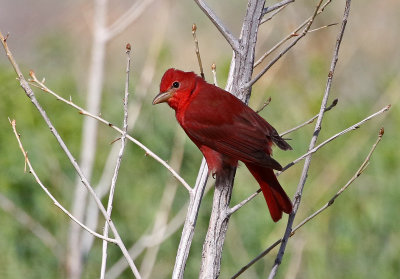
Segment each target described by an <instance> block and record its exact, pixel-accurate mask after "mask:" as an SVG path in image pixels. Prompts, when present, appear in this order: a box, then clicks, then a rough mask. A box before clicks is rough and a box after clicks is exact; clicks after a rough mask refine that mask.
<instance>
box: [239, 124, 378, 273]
mask: <svg viewBox="0 0 400 279" xmlns="http://www.w3.org/2000/svg"><path fill="white" fill-rule="evenodd" d="M382 136H383V128H381V130H380V131H379V135H378V139H377V140H376V142H375V143H374V144H373V146H372V148H371V150H370V152H369V153H368V155H367V157H366V158H365V160H364V161H363V163H362V164H361V166H360V168H359V169H358V170H357V172H356V173H355V174H354V176H353V177H352V178H351V179H350V180H349V181H348V182H347V183H346V184H345V185H344V186H343V187H342V188H341V189H340V190H339V191H338V192H337V193H336V194H335V195H334V196H333V197H332V198H331V199H330V200H329V201H328V202H327V203H326V204H325V205H324V206H322V207H321V208H320V209H318V210H317V211H315V212H314V213H313V214H311V215H310V216H308V217H307V218H305V219H304V220H303V221H301V222H300V223H299V224H298V225H297V226H296V227H294V228H293V231H292V232H291V234H290V237H292V236H293V235H294V234H295V233H296V231H297V230H299V229H300V228H301V227H302V226H304V225H305V224H306V223H307V222H308V221H310V220H312V219H313V218H315V217H316V216H317V215H319V214H320V213H322V212H323V211H325V210H326V209H327V208H328V207H329V206H331V205H332V204H333V202H334V201H335V200H336V198H338V197H339V196H340V195H341V194H342V193H343V192H344V191H345V190H346V189H347V188H348V187H349V186H350V185H351V184H352V183H353V182H354V181H355V180H356V179H357V178H358V177H359V176H360V175H361V174H362V173H363V172H364V170H365V169H366V167H367V166H368V164H369V161H370V159H371V156H372V153H373V152H374V151H375V149H376V147H377V145H378V144H379V142H380V141H381V140H382ZM281 242H282V238H281V239H278V240H277V241H275V242H274V243H273V244H272V245H270V246H269V247H268V248H267V249H265V250H264V251H263V252H261V253H260V254H259V255H258V256H257V257H255V258H254V259H253V260H251V261H250V262H249V263H248V264H246V265H245V266H243V267H242V268H241V269H240V270H239V271H238V272H237V273H236V274H235V275H233V276H232V277H231V279H234V278H238V277H239V275H241V274H242V273H243V272H245V271H246V270H247V269H249V267H251V266H252V265H253V264H255V263H256V262H257V261H258V260H260V259H262V258H263V257H264V256H265V255H267V254H268V253H269V252H270V251H271V250H272V249H273V248H275V247H276V246H278V245H279V244H280V243H281Z"/></svg>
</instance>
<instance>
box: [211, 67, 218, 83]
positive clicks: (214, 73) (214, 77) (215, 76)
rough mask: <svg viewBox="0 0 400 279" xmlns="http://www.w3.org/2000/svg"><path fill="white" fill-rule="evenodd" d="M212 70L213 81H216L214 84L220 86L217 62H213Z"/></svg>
mask: <svg viewBox="0 0 400 279" xmlns="http://www.w3.org/2000/svg"><path fill="white" fill-rule="evenodd" d="M211 72H212V74H213V81H214V85H215V86H218V81H217V65H215V63H212V65H211Z"/></svg>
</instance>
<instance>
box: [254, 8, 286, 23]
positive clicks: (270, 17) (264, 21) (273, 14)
mask: <svg viewBox="0 0 400 279" xmlns="http://www.w3.org/2000/svg"><path fill="white" fill-rule="evenodd" d="M286 6H287V5H285V6H282V7H280V8H279V9H277V10H276V11H274V12H273V13H272V14H271V15H270V16H269V17H267V18H263V19H262V20H261V21H260V25H261V24H264V23H266V22H267V21H270V20H271V19H272V18H273V17H274V16H276V15H277V14H279V13H280V12H281V11H282V10H283V9H284V8H286Z"/></svg>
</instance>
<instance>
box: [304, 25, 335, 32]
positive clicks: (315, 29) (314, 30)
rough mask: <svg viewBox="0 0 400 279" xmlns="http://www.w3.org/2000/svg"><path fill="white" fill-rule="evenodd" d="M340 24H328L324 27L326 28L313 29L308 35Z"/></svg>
mask: <svg viewBox="0 0 400 279" xmlns="http://www.w3.org/2000/svg"><path fill="white" fill-rule="evenodd" d="M338 24H339V23H331V24H327V25H324V26H321V27H318V28H314V29H311V30H310V31H308V33H311V32H315V31H319V30H322V29H325V28H328V27H331V26H336V25H338Z"/></svg>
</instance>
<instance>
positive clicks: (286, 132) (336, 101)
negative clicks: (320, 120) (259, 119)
mask: <svg viewBox="0 0 400 279" xmlns="http://www.w3.org/2000/svg"><path fill="white" fill-rule="evenodd" d="M337 103H338V99H335V100H333V102H332V104H331V105H330V106H329V107H327V108H326V109H325V112H327V111H330V110H331V109H332V108H334V107H335V106H336V105H337ZM317 117H318V114H316V115H315V116H313V117H311V118H310V119H309V120H307V121H306V122H304V123H302V124H300V125H298V126H296V127H294V128H292V129H289V130H287V131H285V132H283V133H281V134H280V135H279V136H281V137H283V136H284V135H287V134H289V133H292V132H294V131H296V130H298V129H300V128H302V127H304V126H306V125H308V124H311V123H313V122H314V120H315V119H317Z"/></svg>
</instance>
